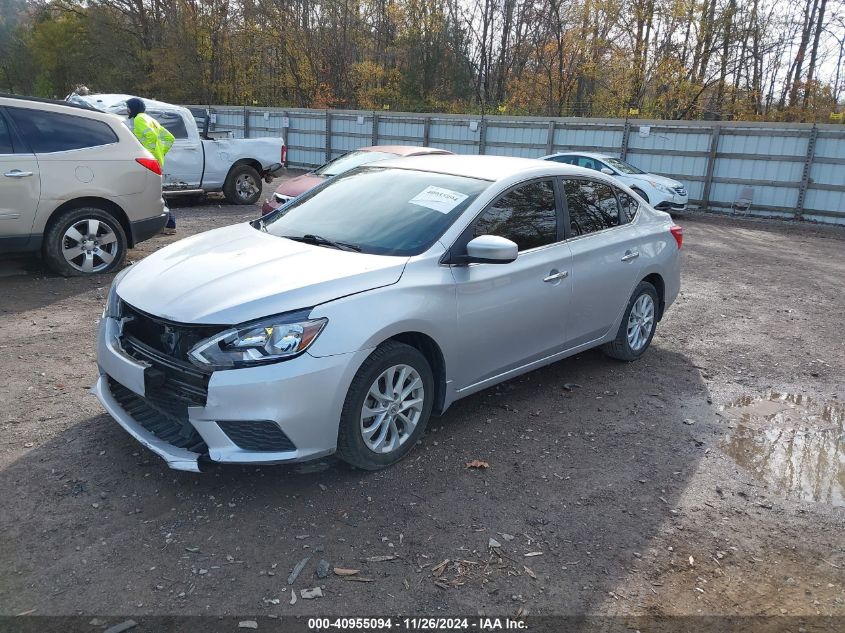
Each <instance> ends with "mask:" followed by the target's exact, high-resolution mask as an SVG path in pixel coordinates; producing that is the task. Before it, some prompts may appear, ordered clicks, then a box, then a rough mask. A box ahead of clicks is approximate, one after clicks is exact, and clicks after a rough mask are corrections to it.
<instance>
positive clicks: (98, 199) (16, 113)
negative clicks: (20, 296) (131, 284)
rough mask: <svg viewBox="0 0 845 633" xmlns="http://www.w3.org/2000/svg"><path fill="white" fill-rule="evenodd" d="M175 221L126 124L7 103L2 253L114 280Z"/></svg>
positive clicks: (0, 118)
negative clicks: (134, 251) (31, 255)
mask: <svg viewBox="0 0 845 633" xmlns="http://www.w3.org/2000/svg"><path fill="white" fill-rule="evenodd" d="M166 221H167V211H166V208H165V206H164V202H163V200H162V197H161V169H160V167H159V164H158V162H157V161H156V160H155V159H154V158H153V157H152V155H151V154H150V153H149V152H148V151H147V150H145V149H144V148H143V147H141V144H140V143H139V142H138V140H137V139H136V138H135V136H134V135H133V134H132V132H131V131H130V130H129V129H128V128H127V127H126V126H125V125H124V124H123V122H122V121H121V119H120V118H119V117H117V116H115V115H113V114H105V113H103V112H97V111H95V110H89V109H87V108H84V107H80V106H73V105H69V104H60V103H59V102H54V101H49V100H39V99H35V98H30V97H27V98H21V97H14V96H8V95H0V253H12V252H40V253H41V254H42V255H43V257H44V259H45V260H46V262H47V264H48V265H49V266H50V268H51V269H53V270H54V271H55V272H57V273H59V274H61V275H65V276H70V275H82V274H86V273H104V272H109V271H111V270H114V269H116V268H118V267H120V265H121V264H122V262H123V260H124V258H125V257H126V250H127V249H128V248H132V247H133V246H135V244H137V243H138V242H141V241H143V240H146V239H148V238H150V237H152V236H153V235H155V234H156V233H158V232H159V231H160V230H161V228H162V227H163V226H164V224H165V222H166Z"/></svg>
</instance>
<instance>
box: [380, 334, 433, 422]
mask: <svg viewBox="0 0 845 633" xmlns="http://www.w3.org/2000/svg"><path fill="white" fill-rule="evenodd" d="M387 341H396V342H398V343H404V344H405V345H409V346H410V347H413V348H414V349H416V350H418V351H419V352H420V353H421V354H422V355H423V356H425V358H426V360H427V361H428V364H429V366H430V367H431V373H432V374H434V405H433V407H432V410H431V411H432V413H435V414H437V415H440V414H441V413H443V411H444V410H445V404H446V360H445V358H444V357H443V351H442V350H441V349H440V345H438V344H437V341H435V340H434V339H433V338H431V337H430V336H429V335H428V334H423V333H422V332H411V331H409V332H401V333H399V334H394V335H393V336H391V337H390V338H388V339H385V340H384V341H382V343H385V342H387Z"/></svg>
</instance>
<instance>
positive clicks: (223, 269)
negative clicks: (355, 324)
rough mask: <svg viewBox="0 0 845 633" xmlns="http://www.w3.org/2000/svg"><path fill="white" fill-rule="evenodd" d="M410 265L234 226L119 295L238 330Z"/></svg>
mask: <svg viewBox="0 0 845 633" xmlns="http://www.w3.org/2000/svg"><path fill="white" fill-rule="evenodd" d="M407 261H408V258H407V257H389V256H383V255H367V254H364V253H354V252H349V251H340V250H337V249H333V248H328V247H322V246H313V245H311V244H303V243H301V242H294V241H292V240H288V239H285V238H281V237H276V236H274V235H270V234H269V233H264V232H261V231H258V230H257V229H255V228H253V227H252V226H250V225H249V224H236V225H234V226H228V227H224V228H220V229H216V230H213V231H208V232H207V233H201V234H199V235H194V236H192V237H189V238H186V239H184V240H180V241H178V242H175V243H174V244H171V245H169V246H167V247H165V248H163V249H161V250H160V251H158V252H156V253H153V254H152V255H150V256H148V257H146V258H144V259H143V260H142V261H140V262H138V263H137V264H136V265H135V266H133V267H132V268H131V269H130V270H129V272H128V273H127V274H126V275H125V276H124V277H123V279H121V280H120V283H119V284H118V286H117V294H118V296H119V297H120V298H121V299H122V300H123V301H125V302H126V303H128V304H129V305H131V306H133V307H135V308H138V309H139V310H142V311H144V312H147V313H149V314H152V315H154V316H158V317H162V318H165V319H169V320H171V321H175V322H178V323H197V324H214V325H234V324H237V323H243V322H245V321H250V320H252V319H258V318H261V317H265V316H270V315H273V314H279V313H282V312H288V311H290V310H298V309H301V308H307V307H311V306H315V305H317V304H320V303H325V302H326V301H331V300H333V299H337V298H339V297H343V296H347V295H351V294H356V293H359V292H364V291H366V290H371V289H373V288H379V287H382V286H389V285H390V284H394V283H396V282H397V281H399V278H400V277H401V276H402V271H403V269H404V267H405V264H406V262H407Z"/></svg>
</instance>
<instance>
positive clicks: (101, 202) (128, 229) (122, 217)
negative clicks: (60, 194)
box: [44, 196, 135, 248]
mask: <svg viewBox="0 0 845 633" xmlns="http://www.w3.org/2000/svg"><path fill="white" fill-rule="evenodd" d="M85 207H94V208H97V209H100V210H101V211H105V212H106V213H108V214H109V215H111V216H112V217H114V219H115V220H117V221H118V222H120V226H121V228H122V229H123V232H124V234H125V235H126V247H127V248H134V246H135V240H134V238H133V236H132V226H131V225H130V223H129V217H128V216H127V215H126V212H125V211H124V210H123V208H122V207H121V206H120V205H119V204H117V203H116V202H114V201H112V200H109V199H108V198H100V197H98V196H84V197H81V198H74V199H73V200H68V201H66V202H63V203H62V204H60V205H59V206H58V207H56V208H55V209H54V210H53V212H52V213H51V214H50V217H49V218H47V222H46V223H45V224H44V233H47V231H49V230H50V227H51V226H52V225H53V224H55V223H56V222H58V220H59V218H60V217H61V216H62V215H63V214H64V213H66V212H68V211H73V210H74V209H83V208H85Z"/></svg>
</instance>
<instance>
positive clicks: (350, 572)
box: [334, 567, 361, 576]
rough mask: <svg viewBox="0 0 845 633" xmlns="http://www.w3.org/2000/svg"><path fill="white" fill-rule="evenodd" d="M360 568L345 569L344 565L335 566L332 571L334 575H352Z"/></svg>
mask: <svg viewBox="0 0 845 633" xmlns="http://www.w3.org/2000/svg"><path fill="white" fill-rule="evenodd" d="M359 571H361V570H360V569H346V568H345V567H335V568H334V573H335V576H354V575H355V574H357V573H358V572H359Z"/></svg>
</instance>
